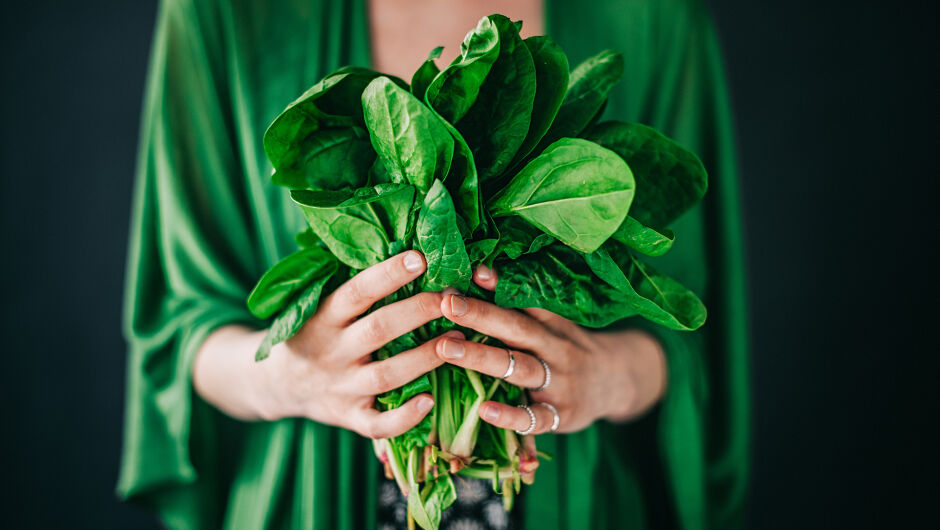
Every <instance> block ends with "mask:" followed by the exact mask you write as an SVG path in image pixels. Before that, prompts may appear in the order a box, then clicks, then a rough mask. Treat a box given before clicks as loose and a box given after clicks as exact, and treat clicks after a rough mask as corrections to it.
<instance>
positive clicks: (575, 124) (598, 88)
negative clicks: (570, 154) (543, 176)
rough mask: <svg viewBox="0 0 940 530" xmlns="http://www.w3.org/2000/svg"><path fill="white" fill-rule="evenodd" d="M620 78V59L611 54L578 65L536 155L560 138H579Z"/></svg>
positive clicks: (601, 54) (609, 51)
mask: <svg viewBox="0 0 940 530" xmlns="http://www.w3.org/2000/svg"><path fill="white" fill-rule="evenodd" d="M621 76H623V55H621V54H620V53H619V52H615V51H613V50H604V51H602V52H601V53H599V54H597V55H595V56H594V57H591V58H589V59H587V60H586V61H584V62H583V63H581V64H580V65H578V67H577V68H575V69H574V71H573V72H571V76H570V77H569V78H568V92H567V93H566V94H565V101H564V102H563V103H562V104H561V108H560V109H558V114H557V115H556V116H555V121H554V122H552V126H551V128H550V129H549V130H548V132H547V133H546V134H545V137H544V138H542V141H541V142H540V143H539V147H537V148H536V152H539V151H540V150H541V149H540V148H544V147H546V146H548V145H550V144H551V143H552V142H554V141H555V140H557V139H559V138H563V137H572V138H573V137H575V136H578V135H580V134H581V132H582V131H584V129H585V128H586V127H587V125H588V124H589V123H590V122H591V119H592V118H593V117H594V116H595V115H597V113H598V111H600V110H601V109H602V107H603V105H604V103H605V102H606V101H607V94H609V93H610V89H611V88H613V87H614V85H616V84H617V82H619V81H620V78H621Z"/></svg>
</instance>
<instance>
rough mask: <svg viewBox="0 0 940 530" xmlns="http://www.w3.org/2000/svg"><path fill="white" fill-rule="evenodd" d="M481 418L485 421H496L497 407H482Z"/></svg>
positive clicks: (497, 415) (497, 417)
mask: <svg viewBox="0 0 940 530" xmlns="http://www.w3.org/2000/svg"><path fill="white" fill-rule="evenodd" d="M483 419H484V420H486V421H496V420H498V419H499V409H497V408H496V407H486V408H485V409H483Z"/></svg>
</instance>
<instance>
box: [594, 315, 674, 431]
mask: <svg viewBox="0 0 940 530" xmlns="http://www.w3.org/2000/svg"><path fill="white" fill-rule="evenodd" d="M602 343H603V346H604V350H605V351H606V352H607V359H606V363H605V366H607V367H609V368H605V371H607V370H609V371H608V374H609V377H608V381H609V385H607V388H608V393H607V396H609V399H606V400H605V402H606V403H607V407H606V408H605V410H604V413H603V415H602V416H601V417H602V418H603V419H606V420H608V421H612V422H617V423H619V422H624V421H627V420H631V419H634V418H636V417H638V416H641V415H642V414H644V413H646V412H647V411H648V410H649V409H651V408H652V407H653V406H654V405H655V404H656V403H657V402H659V400H660V399H661V398H662V396H663V395H664V394H665V389H666V376H667V374H666V357H665V352H664V351H663V348H662V345H660V343H659V341H658V340H657V339H656V338H655V337H653V336H652V335H650V334H649V333H646V332H644V331H640V330H629V331H619V332H615V333H604V334H603V339H602Z"/></svg>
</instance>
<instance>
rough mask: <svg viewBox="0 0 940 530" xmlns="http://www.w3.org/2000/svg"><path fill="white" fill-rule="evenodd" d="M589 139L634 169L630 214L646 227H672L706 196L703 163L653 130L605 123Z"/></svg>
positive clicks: (594, 129) (638, 126) (639, 126)
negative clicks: (634, 192) (615, 154)
mask: <svg viewBox="0 0 940 530" xmlns="http://www.w3.org/2000/svg"><path fill="white" fill-rule="evenodd" d="M587 138H588V139H589V140H592V141H594V142H597V143H598V144H600V145H603V146H604V147H606V148H608V149H610V150H611V151H613V152H615V153H617V154H618V155H620V157H621V158H623V159H624V160H625V161H626V162H627V164H628V165H629V166H630V169H632V170H633V176H634V178H636V187H637V190H636V199H634V201H633V206H632V207H631V208H630V215H631V216H632V217H634V218H635V219H636V220H637V221H639V222H641V223H643V224H644V225H646V226H650V227H656V228H659V227H665V226H669V225H670V224H671V223H672V222H673V221H675V220H676V219H677V218H678V217H679V216H680V215H682V214H683V213H685V211H686V210H688V209H689V208H691V207H692V206H694V205H695V204H696V203H697V202H698V201H699V200H701V198H702V196H704V195H705V190H706V189H707V188H708V175H707V174H706V172H705V166H703V165H702V162H701V160H699V159H698V157H697V156H695V154H694V153H692V152H690V151H688V150H686V149H685V148H683V147H682V146H680V145H679V144H678V143H676V142H674V141H673V140H670V139H669V138H667V137H666V136H664V135H663V134H661V133H660V132H658V131H657V130H655V129H653V128H651V127H647V126H646V125H640V124H638V123H623V122H616V121H609V122H603V123H599V124H598V125H597V126H595V127H594V128H593V129H592V130H591V131H590V133H589V134H588V136H587Z"/></svg>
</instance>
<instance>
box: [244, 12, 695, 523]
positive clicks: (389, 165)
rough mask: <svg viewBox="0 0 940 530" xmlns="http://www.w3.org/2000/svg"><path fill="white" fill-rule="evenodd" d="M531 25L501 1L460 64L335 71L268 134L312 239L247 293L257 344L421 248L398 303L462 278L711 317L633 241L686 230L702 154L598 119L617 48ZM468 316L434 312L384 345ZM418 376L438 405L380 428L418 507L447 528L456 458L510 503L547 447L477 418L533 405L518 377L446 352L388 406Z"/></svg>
mask: <svg viewBox="0 0 940 530" xmlns="http://www.w3.org/2000/svg"><path fill="white" fill-rule="evenodd" d="M520 25H521V24H520V23H514V22H512V21H511V20H509V19H508V18H506V17H504V16H501V15H491V16H488V17H485V18H483V19H481V20H480V22H479V24H478V25H477V27H476V28H475V29H473V30H472V31H470V32H469V33H468V34H467V36H466V38H465V39H464V41H463V43H462V45H461V48H460V55H458V56H457V57H456V58H455V59H454V60H453V61H452V62H451V63H450V64H449V65H448V66H447V67H446V68H444V69H443V70H439V69H438V68H437V66H436V64H435V62H434V59H436V58H438V57H439V56H440V53H441V48H437V49H435V50H434V51H432V52H431V54H430V55H429V56H428V59H427V61H425V62H424V63H423V64H422V65H421V66H420V68H418V70H417V72H415V74H414V76H413V77H412V79H411V82H410V83H406V82H405V81H403V80H401V79H399V78H396V77H394V76H390V75H383V74H381V73H379V72H375V71H372V70H368V69H365V68H358V67H344V68H341V69H339V70H337V71H335V72H333V73H331V74H329V75H328V76H326V77H325V78H324V79H323V80H322V81H320V82H319V83H317V84H316V85H314V86H313V87H311V88H310V89H309V90H307V91H306V92H305V93H304V94H303V95H301V96H300V98H298V99H297V100H296V101H294V102H293V103H291V104H290V105H289V106H288V107H287V108H286V109H285V110H284V111H283V112H282V113H281V114H280V115H279V116H278V117H277V118H276V119H275V120H274V122H273V123H272V124H271V125H270V127H269V128H268V130H267V132H266V133H265V135H264V149H265V152H266V153H267V156H268V158H269V159H270V161H271V164H272V165H273V167H274V170H275V172H274V174H273V177H272V181H273V182H274V184H277V185H281V186H285V187H287V188H290V190H291V192H290V194H291V198H292V199H293V201H294V202H295V203H296V204H297V205H298V206H299V207H300V208H301V209H302V211H303V213H304V216H305V217H306V220H307V222H308V224H309V228H308V229H307V230H306V231H304V232H302V233H301V234H298V236H297V243H298V245H299V247H300V250H298V251H297V252H296V253H294V254H292V255H290V256H288V257H286V258H284V259H283V260H282V261H281V262H279V263H278V264H276V265H275V266H274V267H273V268H271V269H270V270H269V271H268V272H267V273H266V274H265V275H264V277H262V278H261V280H260V281H259V282H258V285H257V287H256V288H255V289H254V291H253V292H252V293H251V295H250V297H249V299H248V306H249V308H250V309H251V311H252V312H253V313H254V314H255V315H256V316H258V317H259V318H262V319H269V318H272V317H274V318H273V321H271V323H270V327H269V331H268V333H267V336H266V338H265V340H264V342H263V343H262V345H261V347H260V348H259V350H258V353H257V359H258V360H261V359H264V358H265V357H266V356H267V355H268V353H269V351H270V348H271V346H272V345H274V344H276V343H278V342H280V341H283V340H285V339H287V338H289V337H290V336H291V335H293V334H294V333H296V332H297V330H298V329H299V328H300V327H301V326H302V324H303V323H304V322H305V321H306V319H307V318H309V317H310V316H311V315H312V314H313V313H314V312H315V311H316V308H317V303H318V301H319V300H320V297H321V296H322V295H323V294H324V293H325V292H329V291H331V290H332V289H335V288H336V287H337V286H338V285H339V284H341V283H342V282H343V281H345V280H346V279H348V278H349V277H351V276H352V275H354V274H356V273H357V272H358V271H361V270H362V269H365V268H366V267H369V266H371V265H375V264H376V263H379V262H380V261H382V260H384V259H386V258H388V257H390V256H392V255H394V254H397V253H399V252H401V251H403V250H406V249H412V248H413V249H417V250H420V251H421V252H422V253H423V254H424V256H425V258H426V260H427V264H428V267H427V272H426V273H425V274H424V275H423V276H422V278H421V279H420V280H419V281H416V282H414V283H412V284H410V285H407V286H405V287H404V288H402V289H401V290H400V291H399V292H397V293H395V294H394V295H392V296H390V297H388V298H387V299H386V300H384V302H383V303H384V304H388V303H392V302H394V301H395V300H399V299H402V298H405V297H408V296H411V295H412V294H414V293H416V292H419V291H423V290H425V291H427V290H430V291H439V290H442V289H444V288H445V287H448V286H454V287H456V288H457V289H459V290H461V291H465V292H470V293H471V294H472V295H474V296H478V297H482V298H484V299H487V300H490V301H494V302H495V303H497V304H499V305H501V306H503V307H511V308H525V307H541V308H544V309H547V310H549V311H553V312H555V313H558V314H560V315H562V316H564V317H566V318H568V319H571V320H573V321H575V322H577V323H579V324H581V325H584V326H590V327H601V326H606V325H608V324H610V323H612V322H615V321H617V320H620V319H623V318H626V317H630V316H635V315H641V316H643V317H645V318H647V319H649V320H651V321H654V322H657V323H659V324H662V325H664V326H667V327H669V328H672V329H679V330H693V329H696V328H698V327H699V326H701V325H702V324H703V322H704V320H705V307H704V306H703V305H702V303H701V301H699V299H698V298H697V297H696V296H695V294H693V293H692V292H691V291H689V290H688V289H686V288H684V287H683V286H682V285H680V284H679V283H678V282H676V281H675V280H673V279H671V278H668V277H666V276H664V275H663V274H660V273H659V272H657V271H656V270H655V269H654V268H653V267H652V266H650V265H649V264H647V263H645V262H644V261H642V260H641V259H640V257H639V256H641V255H646V256H660V255H662V254H663V253H665V252H667V251H668V250H669V249H670V247H671V246H672V243H673V241H674V238H675V236H674V234H673V233H672V231H670V230H669V229H668V228H666V227H667V226H669V225H670V223H671V222H672V221H674V220H675V219H676V218H678V217H679V216H680V215H681V214H682V213H683V212H685V211H686V210H688V209H689V208H690V207H691V206H693V205H694V204H695V203H696V202H698V201H699V200H700V199H701V197H702V196H703V194H704V193H705V189H706V182H707V177H706V173H705V170H704V168H703V166H702V164H701V162H700V161H699V159H698V158H696V156H695V155H694V154H692V153H690V152H688V151H686V150H685V149H683V148H682V147H680V146H679V145H678V144H676V143H675V142H673V141H672V140H670V139H668V138H666V137H665V136H663V135H662V134H660V133H658V132H657V131H655V130H653V129H651V128H649V127H646V126H644V125H638V124H632V123H621V122H599V118H600V116H601V115H602V114H603V111H604V108H605V105H606V101H607V96H608V93H609V92H610V90H611V88H612V87H613V86H614V85H615V84H616V83H617V82H618V81H619V79H620V77H621V75H622V73H623V57H622V56H621V55H620V54H619V53H617V52H614V51H603V52H601V53H599V54H598V55H596V56H594V57H592V58H590V59H588V60H586V61H585V62H584V63H582V64H581V65H579V66H578V67H577V68H575V69H574V70H573V71H570V72H569V66H568V60H567V58H566V56H565V54H564V53H563V52H562V50H561V49H560V47H559V46H558V45H557V44H555V43H554V42H553V41H552V40H551V39H550V38H548V37H545V36H537V37H530V38H527V39H524V40H523V39H522V38H520V36H519V28H520ZM481 263H482V264H486V265H488V266H490V267H493V268H495V269H497V270H498V271H499V274H500V281H499V284H498V286H497V289H496V291H495V294H494V293H488V292H485V291H483V290H481V289H479V288H477V287H476V286H475V285H473V284H472V282H471V274H472V273H471V271H472V270H473V268H474V267H475V266H477V265H479V264H481ZM454 327H455V326H454V324H452V323H451V322H449V321H446V320H444V319H440V320H435V321H432V322H430V323H429V324H427V325H425V326H423V327H422V328H419V329H417V330H415V331H414V332H412V333H408V334H406V335H404V336H402V337H399V338H397V339H396V340H394V341H392V342H391V343H390V344H388V345H386V346H385V347H383V348H382V349H380V350H379V351H378V352H376V353H375V356H376V358H378V359H385V358H388V357H390V356H392V355H396V354H397V353H400V352H402V351H405V350H407V349H410V348H414V347H417V346H418V345H419V344H421V343H422V342H424V341H427V340H429V339H431V338H433V337H436V336H438V335H440V334H441V333H443V332H445V331H447V330H449V329H453V328H454ZM464 331H465V332H467V333H468V334H471V335H472V333H473V332H472V330H464ZM473 340H476V341H481V342H487V341H489V342H495V341H492V340H491V339H490V338H488V337H484V336H481V335H479V334H476V335H473ZM421 392H430V393H431V394H432V395H433V397H434V402H435V406H434V408H433V410H432V412H431V413H430V414H429V415H428V416H427V417H426V418H425V419H424V421H422V423H421V424H420V425H418V426H417V427H415V428H413V429H411V430H410V431H408V432H407V433H405V434H403V435H401V436H399V437H396V438H393V439H389V440H379V441H376V444H375V445H376V451H377V454H378V455H379V457H380V458H381V459H382V460H383V462H384V463H385V466H386V471H387V473H388V474H389V475H390V476H393V477H394V478H395V479H396V480H397V482H398V484H399V486H400V487H401V489H402V491H403V492H404V493H405V494H406V495H407V496H408V506H409V514H410V517H412V518H413V519H414V520H415V521H416V522H417V523H418V524H419V525H421V526H422V527H423V528H425V529H436V528H437V527H438V525H439V523H440V517H441V513H442V511H443V510H444V509H446V508H447V507H448V506H449V505H450V504H451V503H453V501H454V500H455V490H454V485H453V481H452V480H451V474H452V473H461V474H465V475H470V476H475V477H487V478H490V479H491V480H492V481H493V485H494V488H497V489H498V488H500V487H502V489H503V492H504V494H505V495H506V497H505V499H506V501H507V503H506V504H507V509H508V508H509V507H510V506H511V502H512V495H513V493H514V492H516V493H517V492H518V491H519V487H520V481H521V477H522V475H523V474H522V473H520V467H522V468H523V470H524V471H526V472H530V471H532V470H533V469H534V467H535V466H536V465H537V460H534V451H532V450H531V448H532V447H533V444H532V443H531V440H525V441H523V440H519V439H518V438H517V435H516V434H515V433H514V432H512V431H509V430H505V429H499V428H496V427H494V426H492V425H490V424H487V423H483V422H480V420H479V417H478V414H477V411H478V408H479V406H480V404H481V403H482V402H483V401H485V400H489V399H495V400H498V401H501V402H505V403H510V404H517V403H521V402H522V401H524V400H525V399H526V397H525V395H524V393H523V392H522V391H521V390H520V389H519V388H517V387H515V386H513V385H510V384H508V383H506V382H505V381H502V380H500V379H496V378H493V377H489V376H486V375H482V374H479V373H476V372H474V371H471V370H466V369H461V368H457V367H454V366H451V365H444V366H442V367H440V368H438V369H436V370H434V371H433V372H431V373H429V374H427V375H424V376H422V377H419V378H418V379H416V380H415V381H412V382H411V383H409V384H407V385H405V386H404V387H402V388H399V389H397V390H394V391H391V392H388V393H386V394H384V395H382V396H380V397H379V398H378V400H377V401H378V403H377V404H376V405H377V407H379V408H380V409H382V410H388V409H392V408H395V407H398V406H400V405H402V404H403V403H404V402H405V401H407V400H408V399H410V398H411V397H413V396H414V395H416V394H418V393H421ZM523 442H525V443H526V445H527V447H528V448H529V449H523V447H522V444H523ZM533 460H534V461H533ZM526 476H531V475H529V474H528V473H526Z"/></svg>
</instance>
